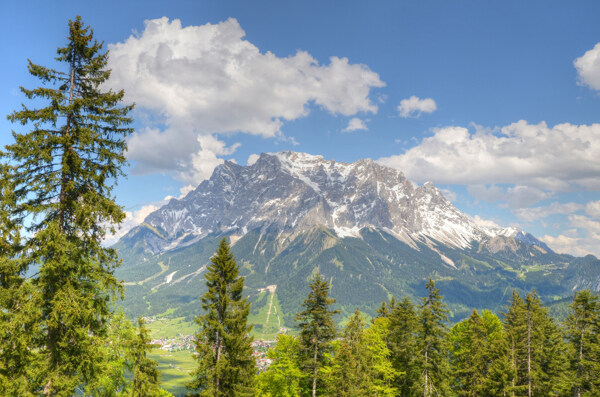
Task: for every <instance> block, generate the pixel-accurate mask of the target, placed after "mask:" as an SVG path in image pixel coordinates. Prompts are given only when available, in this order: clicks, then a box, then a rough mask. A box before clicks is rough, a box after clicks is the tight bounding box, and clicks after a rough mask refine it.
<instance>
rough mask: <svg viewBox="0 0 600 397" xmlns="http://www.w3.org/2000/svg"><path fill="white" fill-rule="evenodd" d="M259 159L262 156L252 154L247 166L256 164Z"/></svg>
mask: <svg viewBox="0 0 600 397" xmlns="http://www.w3.org/2000/svg"><path fill="white" fill-rule="evenodd" d="M259 157H260V155H258V154H256V153H252V154H251V155H250V156H248V161H247V162H246V165H252V164H254V163H256V161H257V160H258V158H259Z"/></svg>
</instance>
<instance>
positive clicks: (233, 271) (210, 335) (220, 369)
mask: <svg viewBox="0 0 600 397" xmlns="http://www.w3.org/2000/svg"><path fill="white" fill-rule="evenodd" d="M210 260H211V264H210V265H209V266H208V269H207V273H206V275H205V277H206V285H207V287H208V291H207V292H206V293H205V294H204V295H203V296H202V309H203V310H204V313H205V314H204V315H202V316H198V317H196V323H197V324H198V325H199V326H200V332H199V333H198V334H197V335H196V351H197V352H198V355H197V356H196V359H197V360H198V367H197V368H196V370H195V371H194V373H193V377H194V379H193V380H192V381H191V382H190V383H188V384H187V387H188V389H190V391H191V395H195V396H215V397H220V396H252V395H254V387H255V384H254V381H255V375H256V362H255V360H254V357H253V356H252V346H251V343H252V337H251V336H250V331H251V329H252V326H248V324H247V322H248V313H249V312H250V303H249V302H248V301H247V299H246V298H242V291H243V289H244V278H243V277H241V276H240V275H239V269H238V266H237V263H236V261H235V258H234V256H233V254H232V252H231V249H230V247H229V243H228V242H227V238H223V239H222V240H221V242H220V243H219V247H218V248H217V251H216V253H215V254H214V255H213V257H212V258H211V259H210Z"/></svg>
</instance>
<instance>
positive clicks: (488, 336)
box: [449, 310, 504, 397]
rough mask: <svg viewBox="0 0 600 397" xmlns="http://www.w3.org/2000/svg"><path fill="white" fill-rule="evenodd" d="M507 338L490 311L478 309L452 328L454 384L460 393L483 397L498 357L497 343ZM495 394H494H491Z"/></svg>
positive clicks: (458, 393) (451, 346) (466, 396)
mask: <svg viewBox="0 0 600 397" xmlns="http://www.w3.org/2000/svg"><path fill="white" fill-rule="evenodd" d="M503 337H504V335H503V329H502V323H501V322H500V320H499V319H498V317H496V315H494V314H493V313H491V312H489V311H487V310H486V311H484V312H483V316H480V315H479V313H478V312H477V310H474V311H473V314H471V316H470V317H469V318H468V319H466V320H463V321H461V322H459V323H458V324H456V325H455V326H454V327H452V329H451V330H450V334H449V340H450V357H451V366H452V374H453V376H452V387H453V389H454V390H455V393H456V395H457V396H465V397H468V396H472V397H475V396H482V395H485V394H486V390H487V388H486V384H487V379H488V376H489V373H490V366H491V365H492V363H494V361H495V360H496V359H497V356H498V353H497V349H498V342H499V341H500V340H502V338H503ZM492 395H493V394H492Z"/></svg>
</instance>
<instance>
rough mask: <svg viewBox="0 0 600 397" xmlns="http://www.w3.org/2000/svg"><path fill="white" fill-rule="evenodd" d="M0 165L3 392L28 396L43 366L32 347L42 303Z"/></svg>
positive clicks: (9, 186)
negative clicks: (31, 278) (30, 278)
mask: <svg viewBox="0 0 600 397" xmlns="http://www.w3.org/2000/svg"><path fill="white" fill-rule="evenodd" d="M0 167H1V168H0V395H6V396H8V395H15V396H16V395H19V396H28V395H34V392H35V388H32V387H31V386H32V385H31V384H32V383H35V382H31V380H32V379H35V376H36V373H37V372H38V371H37V369H38V368H36V367H37V366H38V365H39V362H38V359H39V357H38V355H37V354H36V352H34V351H32V349H30V346H33V345H34V341H33V336H34V335H35V334H37V332H38V329H37V322H36V320H35V317H36V312H37V308H36V304H38V303H39V302H38V301H37V299H35V295H34V291H33V288H32V285H31V283H30V282H29V281H28V280H26V279H25V277H24V275H23V273H24V271H25V269H26V268H27V264H26V262H25V261H24V260H23V258H20V257H19V256H18V252H19V250H20V244H21V236H20V230H21V228H20V226H19V225H18V224H16V223H15V222H14V221H13V220H12V219H11V217H10V209H11V207H12V205H13V204H14V203H13V201H12V200H13V199H14V197H13V191H12V184H11V181H10V179H9V178H8V177H7V175H6V168H5V167H2V166H0Z"/></svg>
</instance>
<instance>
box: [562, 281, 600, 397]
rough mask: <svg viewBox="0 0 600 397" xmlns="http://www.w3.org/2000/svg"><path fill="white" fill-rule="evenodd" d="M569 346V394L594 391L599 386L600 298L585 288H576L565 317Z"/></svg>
mask: <svg viewBox="0 0 600 397" xmlns="http://www.w3.org/2000/svg"><path fill="white" fill-rule="evenodd" d="M566 326H567V332H566V334H567V339H568V341H569V342H570V343H571V346H572V355H571V367H572V369H573V373H572V375H573V378H574V379H573V396H575V397H583V396H585V397H588V396H594V395H597V392H598V390H600V301H599V299H598V296H597V295H594V294H592V293H591V292H590V291H588V290H584V291H580V292H576V293H575V295H574V296H573V302H572V303H571V313H570V314H569V317H568V318H567V321H566Z"/></svg>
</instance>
